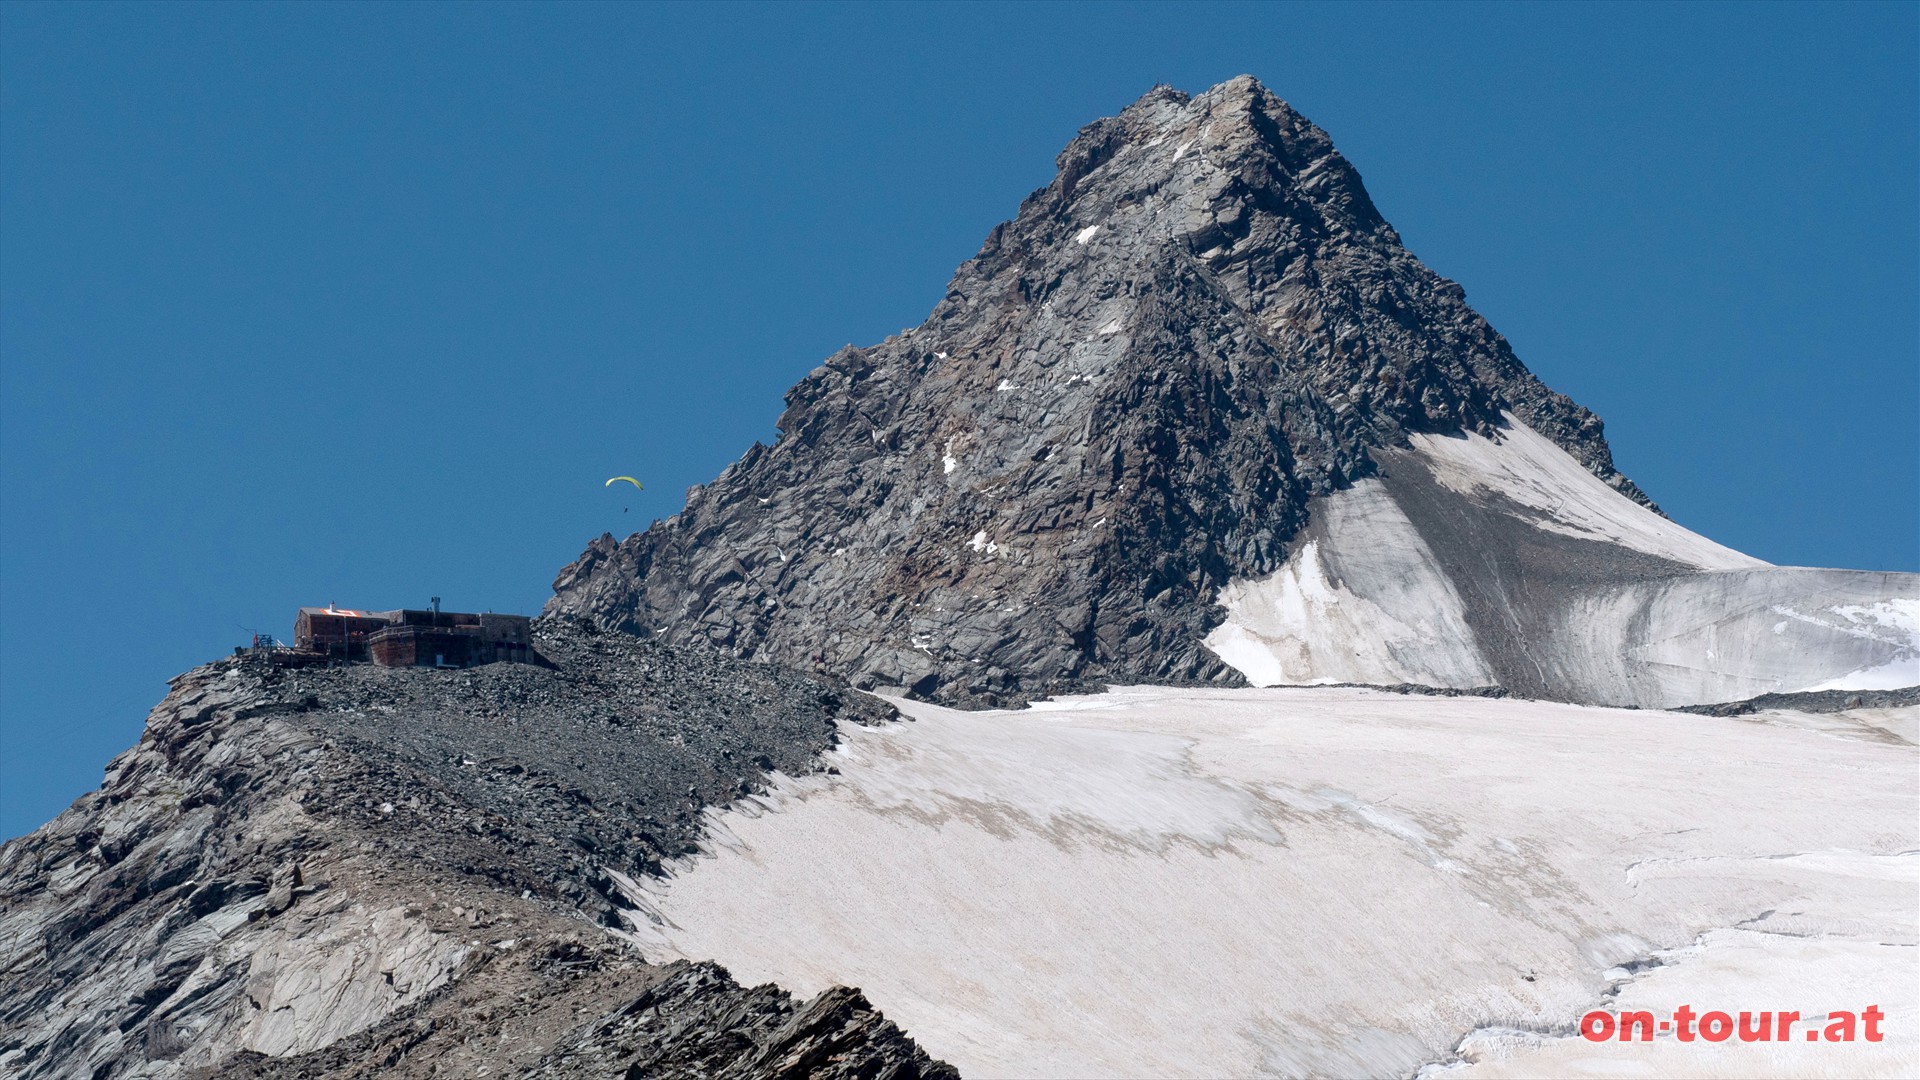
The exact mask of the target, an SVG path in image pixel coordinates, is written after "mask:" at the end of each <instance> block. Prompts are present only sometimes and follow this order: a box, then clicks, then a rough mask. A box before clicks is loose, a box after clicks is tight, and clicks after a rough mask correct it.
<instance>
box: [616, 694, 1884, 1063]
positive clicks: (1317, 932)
mask: <svg viewBox="0 0 1920 1080" xmlns="http://www.w3.org/2000/svg"><path fill="white" fill-rule="evenodd" d="M899 704H900V706H901V708H902V710H903V711H905V712H907V713H908V714H909V715H911V716H913V717H914V722H912V723H903V724H896V725H890V726H887V727H884V728H879V729H858V728H848V729H845V730H844V731H843V733H842V734H843V738H844V742H843V745H842V746H841V748H840V749H839V750H838V751H836V753H835V754H834V755H833V757H832V759H831V760H832V761H833V763H834V764H835V765H836V766H837V768H838V769H839V775H837V776H835V775H816V776H811V777H805V778H799V779H786V780H783V781H782V782H781V783H780V784H779V785H778V786H777V788H776V790H775V791H774V792H773V793H772V794H771V795H769V796H768V797H766V798H763V799H751V800H745V801H743V803H741V804H738V805H737V806H736V808H735V809H733V810H731V811H728V812H725V813H716V814H715V815H714V816H713V819H712V820H713V825H714V838H715V839H714V844H713V847H712V851H711V853H709V854H706V855H703V856H700V857H696V858H694V859H691V860H689V861H687V862H685V863H683V864H682V865H680V866H678V867H676V868H675V870H674V874H675V876H674V877H672V878H671V879H670V880H667V881H665V882H648V883H642V884H639V885H637V886H636V888H635V896H634V899H635V901H636V906H637V907H638V908H639V909H640V910H639V911H637V912H635V913H633V917H634V923H635V928H634V935H635V936H636V937H637V938H638V939H639V940H641V942H642V943H643V945H644V946H645V947H646V948H647V949H648V950H649V952H650V954H652V955H655V956H659V955H663V954H664V955H683V956H688V957H699V958H712V959H716V960H719V961H720V962H722V963H724V964H726V965H727V966H728V967H730V968H731V969H732V970H733V972H734V974H735V975H736V976H737V977H738V978H740V979H742V980H743V981H746V982H749V983H752V982H758V981H762V980H768V979H773V980H778V981H780V982H781V983H783V984H785V985H787V986H789V987H791V988H792V989H794V990H795V991H796V992H798V993H803V994H810V993H814V992H817V991H819V990H821V989H823V988H825V987H826V986H828V985H832V984H834V983H845V984H848V985H855V986H859V987H861V988H862V990H863V991H865V992H866V993H867V995H868V996H869V998H871V999H872V1000H873V1001H874V1002H875V1004H876V1005H878V1006H879V1007H880V1008H881V1009H882V1010H884V1011H885V1012H886V1013H887V1015H888V1016H889V1017H890V1018H892V1019H894V1020H896V1021H897V1022H898V1023H900V1024H901V1026H902V1027H904V1028H905V1029H906V1030H907V1031H908V1032H909V1033H910V1034H912V1035H913V1036H914V1037H915V1038H917V1039H919V1040H921V1042H922V1044H923V1045H925V1046H926V1047H927V1049H928V1050H929V1052H931V1053H933V1054H935V1055H937V1056H940V1057H943V1058H945V1059H947V1060H949V1061H951V1062H953V1063H954V1064H955V1065H957V1066H958V1067H959V1068H960V1069H961V1070H962V1072H963V1073H966V1074H969V1075H988V1076H1087V1075H1102V1076H1205V1075H1316V1074H1317V1075H1328V1074H1331V1075H1406V1074H1409V1073H1412V1072H1414V1071H1416V1070H1418V1069H1420V1068H1421V1067H1422V1066H1423V1065H1429V1064H1432V1065H1436V1066H1438V1065H1445V1064H1451V1065H1464V1066H1467V1067H1469V1068H1471V1069H1477V1070H1483V1071H1486V1072H1487V1074H1488V1075H1502V1074H1503V1073H1501V1070H1503V1069H1504V1070H1508V1071H1509V1072H1514V1071H1518V1072H1526V1071H1533V1072H1536V1073H1537V1072H1542V1071H1546V1072H1569V1073H1585V1074H1588V1075H1612V1076H1620V1075H1653V1074H1655V1073H1656V1072H1658V1073H1660V1074H1665V1075H1688V1074H1693V1075H1703V1076H1704V1075H1728V1074H1732V1073H1745V1074H1749V1075H1768V1074H1773V1073H1778V1072H1781V1071H1799V1072H1811V1073H1813V1074H1820V1073H1829V1074H1833V1075H1854V1074H1862V1075H1879V1074H1898V1073H1900V1072H1901V1071H1902V1070H1906V1071H1911V1069H1912V1065H1913V1062H1914V1055H1915V1051H1916V1048H1917V1047H1920V1043H1916V1042H1915V1035H1916V1020H1920V1004H1916V996H1920V990H1916V981H1915V979H1914V976H1915V974H1916V972H1920V964H1916V959H1915V958H1916V953H1917V952H1920V950H1916V948H1915V946H1916V945H1920V941H1917V940H1916V936H1915V926H1916V922H1917V921H1920V910H1917V907H1916V897H1915V889H1916V884H1920V872H1917V868H1920V822H1917V821H1916V816H1917V814H1920V773H1916V769H1915V751H1914V747H1913V746H1912V744H1911V743H1910V742H1906V741H1904V740H1901V739H1900V738H1899V737H1898V736H1897V735H1893V734H1891V731H1892V728H1891V727H1889V726H1888V725H1886V724H1881V725H1880V726H1875V727H1868V726H1867V725H1865V724H1864V723H1862V724H1846V723H1844V722H1843V721H1841V720H1832V719H1830V720H1828V721H1826V722H1824V723H1823V724H1813V725H1808V726H1800V725H1790V724H1784V723H1755V722H1752V721H1750V720H1727V719H1717V718H1707V717H1695V716H1687V715H1679V714H1667V713H1655V712H1647V711H1626V710H1613V709H1596V708H1585V707H1580V706H1571V705H1556V704H1545V703H1538V702H1526V701H1512V700H1485V699H1475V698H1429V697H1410V696H1398V695H1392V694H1386V693H1380V692H1374V691H1364V690H1351V689H1336V688H1314V689H1306V688H1303V689H1284V690H1240V691H1231V690H1169V689H1157V688H1156V689H1147V688H1136V689H1125V690H1118V691H1114V692H1111V693H1108V694H1104V695H1097V696H1090V697H1078V698H1068V699H1063V700H1060V701H1055V702H1047V703H1043V704H1042V705H1040V706H1037V707H1034V708H1030V709H1027V710H1024V711H1019V712H989V713H959V712H954V711H950V710H946V709H942V708H939V707H937V706H932V705H926V704H921V703H914V702H901V703H899ZM1901 722H1903V723H1904V722H1905V721H1904V720H1903V721H1901ZM1821 728H1824V730H1822V729H1821ZM1649 959H1654V960H1658V961H1660V966H1656V967H1653V968H1651V969H1650V970H1649V969H1639V973H1638V974H1632V973H1629V972H1628V971H1627V970H1626V969H1625V968H1624V965H1628V964H1630V963H1633V962H1635V961H1642V962H1644V961H1647V960H1649ZM1816 975H1817V977H1816ZM1609 991H1613V992H1616V993H1617V994H1618V995H1619V998H1618V1000H1619V1002H1620V1004H1618V1005H1610V1006H1609V1007H1629V1006H1628V1005H1627V1004H1626V1003H1629V1002H1642V1001H1644V1002H1647V1003H1649V1004H1647V1005H1646V1006H1645V1007H1649V1008H1654V1007H1655V1005H1654V1004H1652V1003H1656V1002H1660V1001H1665V1000H1667V999H1669V998H1673V999H1674V1000H1676V1001H1683V1003H1686V1004H1691V1005H1693V1006H1694V1007H1695V1008H1696V1009H1702V1010H1704V1009H1726V1010H1732V1011H1738V1010H1740V1009H1751V1010H1763V1009H1781V1008H1799V1009H1801V1010H1802V1011H1805V1012H1808V1013H1809V1014H1811V1013H1813V1012H1815V1011H1821V1012H1824V1011H1826V1010H1829V1009H1837V1008H1855V1009H1857V1008H1860V1007H1863V1006H1864V1005H1865V1004H1867V1003H1869V1002H1871V1003H1877V1004H1879V1005H1880V1006H1881V1007H1882V1008H1883V1009H1885V1010H1887V1012H1888V1014H1889V1022H1888V1029H1889V1031H1890V1032H1892V1033H1893V1037H1892V1038H1890V1039H1889V1040H1888V1041H1887V1042H1885V1043H1882V1044H1876V1045H1872V1046H1868V1045H1865V1044H1857V1045H1855V1046H1851V1047H1827V1048H1824V1049H1823V1050H1816V1049H1814V1048H1812V1047H1793V1048H1780V1047H1768V1046H1766V1045H1764V1044H1752V1045H1747V1044H1722V1045H1719V1046H1716V1047H1714V1048H1713V1049H1712V1051H1711V1052H1708V1051H1706V1050H1704V1049H1702V1048H1700V1045H1699V1044H1692V1045H1691V1046H1688V1047H1679V1046H1677V1045H1676V1044H1674V1043H1673V1042H1672V1041H1671V1039H1668V1040H1667V1041H1665V1042H1660V1041H1656V1042H1654V1043H1648V1044H1641V1043H1629V1044H1606V1045H1598V1044H1589V1043H1585V1042H1584V1041H1581V1040H1578V1039H1577V1038H1575V1039H1572V1040H1571V1041H1568V1040H1564V1039H1559V1038H1554V1037H1552V1036H1554V1035H1556V1034H1557V1035H1572V1034H1573V1032H1574V1027H1573V1025H1574V1024H1575V1023H1577V1020H1578V1018H1579V1016H1580V1015H1581V1014H1582V1013H1583V1012H1585V1011H1586V1010H1587V1009H1589V1008H1594V1007H1598V1006H1600V1005H1601V1004H1602V1002H1603V1001H1606V1000H1608V999H1607V998H1606V997H1605V996H1604V995H1606V994H1608V993H1609ZM1675 995H1678V997H1677V998H1676V997H1675ZM1633 1007H1640V1006H1637V1005H1636V1006H1633ZM1660 1007H1661V1008H1665V1007H1666V1006H1660ZM1896 1016H1898V1017H1901V1018H1903V1019H1900V1020H1898V1021H1896V1020H1894V1019H1893V1017H1896ZM1502 1030H1512V1031H1533V1032H1545V1033H1547V1035H1545V1036H1541V1035H1530V1036H1524V1037H1507V1036H1501V1035H1499V1034H1497V1032H1499V1031H1502ZM1490 1033H1491V1034H1490ZM1463 1042H1464V1044H1465V1045H1464V1047H1463V1045H1462V1044H1463ZM1456 1048H1460V1049H1461V1053H1460V1054H1459V1055H1457V1056H1456V1054H1455V1051H1456ZM1769 1055H1772V1056H1769Z"/></svg>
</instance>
